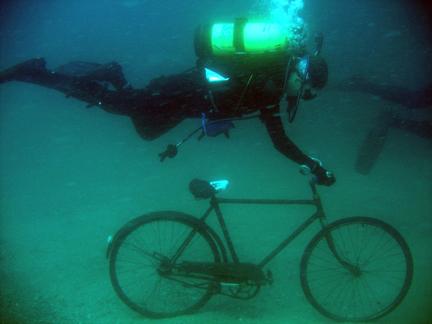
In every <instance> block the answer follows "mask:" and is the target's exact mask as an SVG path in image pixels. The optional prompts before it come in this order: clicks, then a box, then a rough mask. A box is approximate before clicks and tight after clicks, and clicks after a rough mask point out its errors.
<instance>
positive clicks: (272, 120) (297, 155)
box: [261, 110, 335, 185]
mask: <svg viewBox="0 0 432 324" xmlns="http://www.w3.org/2000/svg"><path fill="white" fill-rule="evenodd" d="M261 120H262V121H263V122H264V124H265V126H266V128H267V132H268V133H269V135H270V138H271V140H272V142H273V145H274V147H275V148H276V149H277V150H278V151H279V152H281V153H282V154H283V155H285V156H286V157H288V158H289V159H290V160H292V161H294V162H296V163H298V164H301V165H306V166H307V167H309V169H310V170H311V171H312V173H314V174H315V175H316V176H317V178H318V183H320V184H324V185H332V184H333V183H334V182H335V178H334V176H333V175H332V174H331V173H329V172H327V170H325V169H324V168H323V167H322V166H321V165H320V163H319V162H317V161H316V160H314V159H312V158H311V157H309V156H307V155H306V154H304V153H303V152H302V151H301V150H300V148H299V147H298V146H297V145H296V144H295V143H294V142H293V141H292V140H291V139H290V138H289V137H288V136H287V135H286V133H285V130H284V128H283V124H282V121H281V118H280V116H279V115H277V114H275V111H268V110H261Z"/></svg>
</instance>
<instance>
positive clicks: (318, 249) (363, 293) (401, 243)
mask: <svg viewBox="0 0 432 324" xmlns="http://www.w3.org/2000/svg"><path fill="white" fill-rule="evenodd" d="M329 235H331V238H332V241H333V242H334V246H335V249H336V251H337V253H338V254H339V256H341V257H342V259H343V260H345V261H348V262H349V263H350V264H353V265H355V266H356V267H357V268H356V269H358V270H359V272H358V273H353V272H351V271H348V270H347V268H346V267H344V266H342V264H341V263H340V262H339V261H337V259H336V258H335V256H334V254H333V253H332V252H331V249H330V248H329V244H328V241H327V239H326V238H327V237H329ZM356 235H357V236H356ZM397 266H400V271H399V270H398V269H396V267H397ZM412 277H413V259H412V255H411V252H410V249H409V247H408V245H407V243H406V242H405V240H404V238H403V237H402V236H401V234H400V233H399V232H398V231H397V230H396V229H395V228H393V227H392V226H391V225H389V224H387V223H385V222H383V221H381V220H378V219H374V218H369V217H351V218H345V219H341V220H338V221H336V222H334V223H331V224H329V225H328V226H326V227H325V228H324V229H323V230H321V231H320V232H318V233H317V234H316V235H315V237H314V238H313V239H312V240H311V241H310V243H309V244H308V246H307V247H306V249H305V252H304V254H303V257H302V261H301V267H300V280H301V285H302V288H303V291H304V294H305V296H306V298H307V300H308V301H309V302H310V303H311V304H312V305H313V306H314V307H315V309H317V310H318V311H319V312H320V313H321V314H323V315H325V316H327V317H329V318H331V319H334V320H337V321H350V322H359V321H362V322H363V321H370V320H375V319H378V318H380V317H382V316H384V315H387V314H388V313H390V312H391V311H393V310H394V309H395V308H396V307H397V306H398V305H399V304H400V303H401V302H402V300H403V299H404V297H405V296H406V294H407V292H408V290H409V287H410V285H411V281H412ZM382 288H384V289H382Z"/></svg>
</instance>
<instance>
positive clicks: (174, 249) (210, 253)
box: [109, 212, 220, 318]
mask: <svg viewBox="0 0 432 324" xmlns="http://www.w3.org/2000/svg"><path fill="white" fill-rule="evenodd" d="M109 258H110V260H109V269H110V277H111V283H112V285H113V287H114V290H115V291H116V293H117V295H118V296H119V297H120V299H121V300H122V301H123V302H124V303H125V304H126V305H128V306H129V307H130V308H132V309H133V310H135V311H136V312H138V313H140V314H142V315H145V316H147V317H151V318H163V317H173V316H178V315H182V314H186V313H191V312H193V311H195V310H197V309H198V308H199V307H201V306H203V305H204V304H205V303H206V302H207V301H208V299H209V298H210V297H211V296H212V294H213V293H214V289H215V285H216V284H215V280H212V278H211V277H210V278H209V277H207V278H206V277H203V276H193V275H190V274H188V273H186V272H185V271H183V272H181V271H180V270H178V269H179V268H181V265H182V264H185V262H186V263H187V262H199V263H201V262H202V263H208V264H211V263H215V262H216V263H217V262H220V257H219V253H218V250H217V248H216V245H215V243H214V242H213V240H212V238H211V237H210V236H209V234H208V233H207V231H206V230H205V228H204V226H202V225H201V224H200V223H199V222H198V220H197V219H195V218H193V217H192V216H189V215H186V214H183V213H179V212H155V213H150V214H147V215H144V216H141V217H138V218H136V219H134V220H132V221H130V222H129V223H127V224H126V225H125V226H123V227H122V228H121V229H120V230H119V232H118V233H117V234H116V235H115V237H114V239H113V243H112V247H111V249H110V253H109Z"/></svg>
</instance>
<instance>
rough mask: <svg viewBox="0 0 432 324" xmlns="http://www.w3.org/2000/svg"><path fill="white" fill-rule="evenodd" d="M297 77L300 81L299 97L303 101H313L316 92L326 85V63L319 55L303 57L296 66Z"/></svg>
mask: <svg viewBox="0 0 432 324" xmlns="http://www.w3.org/2000/svg"><path fill="white" fill-rule="evenodd" d="M297 75H298V77H299V78H300V80H301V90H300V92H301V93H300V92H299V95H300V97H301V98H302V99H304V100H310V99H313V98H315V97H316V96H317V91H318V90H321V89H322V88H324V86H325V85H326V84H327V79H328V67H327V63H326V61H325V60H324V59H323V58H322V57H321V56H319V55H311V56H305V57H303V58H301V59H300V61H299V62H298V64H297Z"/></svg>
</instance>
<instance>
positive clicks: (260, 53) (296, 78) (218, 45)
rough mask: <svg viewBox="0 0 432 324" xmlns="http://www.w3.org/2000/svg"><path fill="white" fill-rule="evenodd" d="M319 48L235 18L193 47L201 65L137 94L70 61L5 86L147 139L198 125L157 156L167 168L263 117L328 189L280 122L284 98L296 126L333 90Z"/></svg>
mask: <svg viewBox="0 0 432 324" xmlns="http://www.w3.org/2000/svg"><path fill="white" fill-rule="evenodd" d="M315 41H316V49H315V51H314V52H313V53H312V54H308V53H307V51H306V50H305V47H304V46H294V45H293V43H294V42H293V41H291V39H289V37H287V34H286V32H284V31H283V29H282V28H281V27H280V26H279V25H277V24H276V23H269V22H249V21H248V20H247V19H236V20H235V21H234V22H231V23H215V24H211V25H202V26H199V27H198V28H197V31H196V34H195V40H194V45H195V52H196V55H197V63H196V66H195V67H193V68H191V69H189V70H187V71H184V72H182V73H179V74H175V75H170V76H161V77H158V78H155V79H152V80H151V81H150V82H149V83H148V85H147V86H146V87H145V88H144V89H134V88H133V87H132V86H131V85H130V84H129V83H128V82H127V81H126V79H125V77H124V75H123V73H122V68H121V66H120V65H119V64H117V63H116V62H112V63H108V64H96V63H88V62H71V63H68V64H65V65H62V66H60V67H58V68H56V69H53V70H49V69H47V67H46V62H45V60H44V59H43V58H36V59H31V60H28V61H25V62H23V63H21V64H17V65H15V66H13V67H11V68H8V69H6V70H3V71H1V72H0V83H4V82H8V81H22V82H29V83H33V84H38V85H41V86H44V87H48V88H52V89H55V90H58V91H60V92H62V93H64V94H65V95H66V97H74V98H77V99H79V100H82V101H84V102H86V103H88V106H89V107H90V106H97V107H100V108H101V109H103V110H105V111H107V112H110V113H113V114H118V115H124V116H128V117H130V118H131V120H132V122H133V125H134V126H135V129H136V130H137V132H138V134H139V135H140V136H141V137H142V138H144V139H146V140H152V139H155V138H158V137H159V136H161V135H162V134H164V133H165V132H167V131H168V130H169V129H171V128H173V127H174V126H176V125H177V124H178V123H180V122H181V121H182V120H183V119H185V118H200V119H201V126H200V127H199V128H197V129H196V130H194V131H193V132H192V133H190V134H189V135H188V136H186V137H185V138H184V139H183V140H182V141H180V142H179V143H177V144H170V145H168V146H167V149H166V150H165V151H164V152H162V153H161V154H160V155H159V156H160V160H161V161H164V160H165V159H166V158H173V157H174V156H176V154H177V151H178V148H179V147H180V146H181V145H182V144H184V142H186V141H187V140H188V139H189V138H191V137H192V136H193V135H194V134H196V133H197V132H201V135H200V138H201V137H203V136H210V137H212V136H217V135H219V134H225V135H226V136H228V134H229V133H228V132H229V129H230V128H232V127H233V123H232V122H233V121H235V120H242V119H249V118H259V119H261V121H262V122H263V123H264V125H265V127H266V129H267V131H268V133H269V135H270V137H271V140H272V142H273V144H274V146H275V148H276V149H277V150H278V151H279V152H281V153H282V154H283V155H285V156H286V157H288V158H289V159H291V160H292V161H294V162H296V163H298V164H300V165H301V171H302V172H310V173H312V174H314V175H315V177H316V179H317V182H318V183H319V184H322V185H327V186H329V185H332V184H333V183H334V182H335V177H334V175H333V174H332V173H331V172H329V171H327V170H326V169H325V168H324V167H323V166H322V163H321V162H320V161H319V160H318V159H316V158H313V157H310V156H308V155H306V154H305V153H303V152H302V151H301V150H300V149H299V148H298V147H297V146H296V145H295V144H294V142H293V141H291V140H290V139H289V137H288V136H287V135H286V134H285V131H284V128H283V124H282V120H281V115H280V102H281V99H283V100H286V104H287V114H288V119H289V121H290V122H292V121H293V120H294V118H295V116H296V112H297V109H298V106H299V104H300V101H301V100H302V99H303V100H309V99H312V98H315V97H316V95H317V90H320V89H322V88H323V87H324V86H325V85H326V83H327V78H328V68H327V64H326V62H325V60H324V59H323V58H322V57H321V56H320V52H321V48H322V44H323V37H322V35H317V37H316V39H315ZM244 116H246V117H244Z"/></svg>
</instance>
